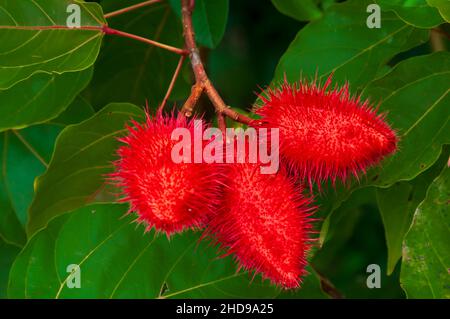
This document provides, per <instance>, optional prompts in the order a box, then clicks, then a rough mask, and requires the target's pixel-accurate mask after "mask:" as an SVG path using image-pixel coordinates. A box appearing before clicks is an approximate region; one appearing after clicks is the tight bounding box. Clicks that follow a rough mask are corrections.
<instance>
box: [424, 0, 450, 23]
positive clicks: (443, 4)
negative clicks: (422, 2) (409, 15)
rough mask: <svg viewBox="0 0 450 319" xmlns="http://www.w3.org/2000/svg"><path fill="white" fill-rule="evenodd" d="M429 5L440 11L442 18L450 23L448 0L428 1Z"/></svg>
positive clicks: (449, 4)
mask: <svg viewBox="0 0 450 319" xmlns="http://www.w3.org/2000/svg"><path fill="white" fill-rule="evenodd" d="M427 3H428V4H429V5H430V6H432V7H436V8H437V9H438V10H439V13H440V14H441V16H442V18H444V19H445V21H447V22H450V3H449V1H448V0H427Z"/></svg>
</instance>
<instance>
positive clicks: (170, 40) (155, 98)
mask: <svg viewBox="0 0 450 319" xmlns="http://www.w3.org/2000/svg"><path fill="white" fill-rule="evenodd" d="M127 2H128V1H127ZM129 2H131V3H136V2H141V1H139V0H133V1H129ZM102 5H103V9H104V11H105V12H112V11H115V10H117V9H120V8H122V7H124V2H123V1H122V0H104V1H102ZM109 23H110V26H111V27H113V28H117V29H120V30H123V31H125V32H129V33H134V34H138V35H140V36H144V37H147V38H149V39H152V40H155V41H159V42H161V43H165V44H169V45H172V46H176V47H179V48H183V47H184V40H183V31H182V27H181V23H180V21H179V19H178V18H177V17H176V16H175V14H174V13H173V12H172V10H171V8H170V6H169V5H168V3H166V2H163V3H161V4H153V5H151V6H149V7H145V8H142V9H140V11H139V12H138V13H137V12H135V13H134V14H133V13H130V14H129V15H128V14H127V15H123V16H116V17H113V18H111V19H110V20H109ZM179 58H180V57H179V56H178V55H177V54H174V53H172V52H168V51H166V50H163V49H160V48H157V47H154V46H151V45H148V44H145V43H141V42H137V41H132V40H130V39H125V38H120V37H108V38H106V39H105V41H104V46H103V47H102V51H101V53H100V56H99V59H98V60H97V62H96V65H95V72H94V77H93V79H92V82H91V84H90V85H89V87H88V90H87V91H86V97H88V98H89V100H90V101H91V102H92V103H93V105H94V107H95V108H96V109H99V108H100V107H103V106H105V105H106V104H108V103H111V102H128V103H134V104H136V105H143V104H145V102H146V101H148V103H149V105H150V106H152V107H157V106H158V105H159V104H160V103H161V101H162V100H163V98H164V96H165V94H166V92H167V89H168V87H169V84H170V81H171V79H172V76H173V73H174V71H175V69H176V66H177V64H178V60H179ZM188 67H189V64H188V63H187V62H186V63H185V64H184V69H183V71H187V70H188ZM190 87H191V84H190V78H189V74H188V72H182V74H180V76H179V77H178V79H177V81H176V82H175V87H174V90H173V92H172V94H171V96H170V99H171V100H172V101H173V100H177V99H184V98H185V97H186V96H187V95H188V94H189V92H190ZM168 106H170V103H169V105H168Z"/></svg>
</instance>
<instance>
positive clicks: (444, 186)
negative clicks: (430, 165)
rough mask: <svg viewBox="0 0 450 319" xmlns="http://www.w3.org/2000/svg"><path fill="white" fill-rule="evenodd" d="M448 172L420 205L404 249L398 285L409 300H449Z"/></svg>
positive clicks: (449, 191)
mask: <svg viewBox="0 0 450 319" xmlns="http://www.w3.org/2000/svg"><path fill="white" fill-rule="evenodd" d="M449 198H450V169H449V168H448V167H447V166H445V168H444V170H443V171H442V173H441V175H440V176H439V177H438V178H436V179H435V180H434V182H433V183H432V185H431V186H430V188H429V190H428V192H427V195H426V198H425V200H424V201H423V202H422V203H421V204H420V205H419V207H418V208H417V210H416V212H415V214H414V220H413V224H412V226H411V229H410V230H409V232H408V234H407V235H406V238H405V242H404V247H403V263H402V271H401V277H400V280H401V283H402V287H403V289H404V290H405V292H406V294H407V296H408V298H444V299H448V298H450V277H449V273H448V271H449V269H450V251H449V249H448V243H449V242H450V215H449V214H450V209H449Z"/></svg>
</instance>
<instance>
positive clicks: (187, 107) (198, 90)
mask: <svg viewBox="0 0 450 319" xmlns="http://www.w3.org/2000/svg"><path fill="white" fill-rule="evenodd" d="M202 93H203V86H202V85H199V84H198V83H195V84H194V85H193V86H192V89H191V94H190V95H189V97H188V99H187V100H186V102H185V103H184V105H183V107H182V108H181V111H180V112H181V114H183V115H184V116H186V117H191V116H192V114H193V112H194V107H195V105H196V104H197V102H198V100H199V99H200V96H201V95H202Z"/></svg>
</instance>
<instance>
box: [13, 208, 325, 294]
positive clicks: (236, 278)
mask: <svg viewBox="0 0 450 319" xmlns="http://www.w3.org/2000/svg"><path fill="white" fill-rule="evenodd" d="M127 210H128V206H127V205H124V204H96V205H90V206H86V207H82V208H79V209H78V210H76V211H74V212H72V213H70V214H64V215H62V216H59V217H57V218H55V219H54V220H52V221H51V222H50V223H49V225H48V227H47V228H45V229H43V230H41V231H40V232H38V233H37V234H36V235H35V236H34V237H33V238H32V239H31V240H30V242H29V244H28V245H27V246H26V248H25V249H24V250H23V251H22V253H21V255H20V256H19V257H18V258H17V260H16V262H15V264H14V266H13V268H12V271H11V276H10V282H9V297H15V298H24V297H40V298H198V297H208V298H218V297H222V298H230V297H235V298H241V297H246V298H249V297H254V298H264V297H275V296H277V295H279V293H280V292H281V291H280V289H279V288H276V287H273V286H272V285H270V284H268V283H266V282H264V283H262V282H261V280H260V279H259V278H255V279H253V281H252V278H251V276H250V275H249V274H247V273H244V272H236V266H235V264H234V262H233V261H232V258H231V257H227V258H217V254H218V252H217V251H216V249H215V248H213V247H212V246H211V245H210V244H209V243H207V242H200V243H199V235H200V234H199V233H193V232H191V231H188V232H184V233H182V234H177V235H174V236H173V237H171V238H170V240H168V239H167V237H166V236H164V235H163V234H159V235H158V234H156V233H155V232H154V231H150V232H147V233H144V230H145V227H144V226H137V225H136V224H135V223H134V222H133V221H134V219H135V218H136V216H134V215H126V216H125V214H126V212H127ZM73 264H75V265H78V266H79V267H80V270H81V272H80V283H81V288H78V289H70V288H68V287H67V282H68V281H69V280H70V279H68V276H69V275H70V274H69V273H68V272H67V266H68V265H73ZM99 265H101V267H99ZM313 283H314V281H313V280H312V281H310V282H309V284H308V286H306V285H305V287H304V289H313V291H314V292H315V293H316V291H317V286H316V287H313V285H312V284H313ZM308 287H309V288H308ZM304 292H305V294H306V295H308V294H307V291H304Z"/></svg>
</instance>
